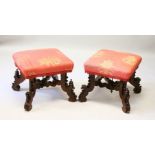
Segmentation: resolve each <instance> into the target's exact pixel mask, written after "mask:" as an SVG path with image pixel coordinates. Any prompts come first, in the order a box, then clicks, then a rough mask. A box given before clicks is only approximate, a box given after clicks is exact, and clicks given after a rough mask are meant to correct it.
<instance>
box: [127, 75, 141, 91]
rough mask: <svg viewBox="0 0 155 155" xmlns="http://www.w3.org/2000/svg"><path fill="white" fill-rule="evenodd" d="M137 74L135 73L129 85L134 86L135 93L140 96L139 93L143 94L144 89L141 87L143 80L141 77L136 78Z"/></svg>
mask: <svg viewBox="0 0 155 155" xmlns="http://www.w3.org/2000/svg"><path fill="white" fill-rule="evenodd" d="M135 74H136V73H134V74H133V75H132V77H131V78H130V80H129V83H130V84H131V85H133V86H134V89H133V91H134V93H135V94H138V93H140V92H141V89H142V87H141V85H140V81H141V79H140V78H139V77H135Z"/></svg>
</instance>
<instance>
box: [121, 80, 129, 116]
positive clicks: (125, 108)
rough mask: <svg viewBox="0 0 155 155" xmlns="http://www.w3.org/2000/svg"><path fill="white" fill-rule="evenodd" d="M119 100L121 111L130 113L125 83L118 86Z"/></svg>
mask: <svg viewBox="0 0 155 155" xmlns="http://www.w3.org/2000/svg"><path fill="white" fill-rule="evenodd" d="M119 94H120V98H121V99H122V104H123V107H122V110H123V112H125V113H129V112H130V104H129V98H130V95H129V90H128V88H127V83H126V82H121V84H120V90H119Z"/></svg>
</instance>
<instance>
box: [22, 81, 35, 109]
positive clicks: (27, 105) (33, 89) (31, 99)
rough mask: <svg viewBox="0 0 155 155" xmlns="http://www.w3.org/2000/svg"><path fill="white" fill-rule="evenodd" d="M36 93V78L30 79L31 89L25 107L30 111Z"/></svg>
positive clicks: (27, 94)
mask: <svg viewBox="0 0 155 155" xmlns="http://www.w3.org/2000/svg"><path fill="white" fill-rule="evenodd" d="M35 93H36V79H30V80H29V91H28V92H27V93H26V102H25V105H24V109H25V110H26V111H30V110H31V109H32V101H33V98H34V96H35Z"/></svg>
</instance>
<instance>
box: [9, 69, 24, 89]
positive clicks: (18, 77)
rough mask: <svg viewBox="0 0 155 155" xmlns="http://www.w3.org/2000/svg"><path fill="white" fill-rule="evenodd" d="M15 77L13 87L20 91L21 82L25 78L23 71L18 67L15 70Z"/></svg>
mask: <svg viewBox="0 0 155 155" xmlns="http://www.w3.org/2000/svg"><path fill="white" fill-rule="evenodd" d="M14 79H15V81H14V82H13V83H12V89H13V90H15V91H19V90H20V84H21V83H22V82H23V81H24V80H25V78H24V76H23V75H22V74H21V73H19V71H18V69H17V70H16V71H15V75H14Z"/></svg>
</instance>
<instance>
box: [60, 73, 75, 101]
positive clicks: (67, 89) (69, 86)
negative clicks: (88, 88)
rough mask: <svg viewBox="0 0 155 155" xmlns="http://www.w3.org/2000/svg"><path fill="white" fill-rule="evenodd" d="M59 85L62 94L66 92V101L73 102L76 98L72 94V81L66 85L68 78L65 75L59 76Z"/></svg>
mask: <svg viewBox="0 0 155 155" xmlns="http://www.w3.org/2000/svg"><path fill="white" fill-rule="evenodd" d="M60 84H61V88H62V90H63V91H64V92H66V93H67V95H68V96H69V98H68V101H70V102H75V101H76V98H77V96H76V95H75V92H74V89H75V87H74V84H73V81H72V80H70V82H69V84H68V76H67V74H61V81H60Z"/></svg>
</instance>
